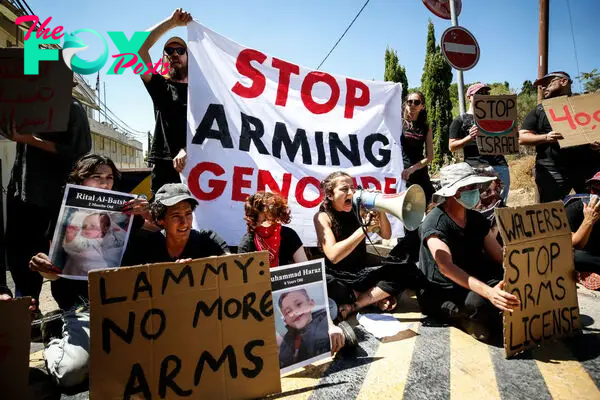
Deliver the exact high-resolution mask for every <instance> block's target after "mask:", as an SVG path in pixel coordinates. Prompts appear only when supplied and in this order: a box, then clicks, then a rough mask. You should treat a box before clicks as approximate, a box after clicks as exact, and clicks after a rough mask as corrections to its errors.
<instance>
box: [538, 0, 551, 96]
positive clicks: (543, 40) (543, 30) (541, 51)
mask: <svg viewBox="0 0 600 400" xmlns="http://www.w3.org/2000/svg"><path fill="white" fill-rule="evenodd" d="M549 11H550V0H540V27H539V33H538V78H541V77H543V76H544V75H546V74H547V73H548V19H549V16H550V12H549ZM543 99H544V93H543V92H542V88H541V87H538V103H540V102H541V101H542V100H543Z"/></svg>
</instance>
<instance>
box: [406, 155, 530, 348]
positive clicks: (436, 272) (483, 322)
mask: <svg viewBox="0 0 600 400" xmlns="http://www.w3.org/2000/svg"><path fill="white" fill-rule="evenodd" d="M440 178H441V183H442V188H441V189H439V190H438V191H437V192H435V194H434V201H436V202H437V203H438V204H439V205H438V206H437V207H435V208H434V209H433V210H432V211H431V212H430V213H429V214H427V217H426V218H425V220H424V221H423V224H422V225H421V227H420V232H421V251H420V260H419V264H420V265H419V267H420V268H421V271H422V272H423V273H424V274H425V277H426V278H427V282H426V285H425V287H424V288H422V289H420V290H419V292H418V300H419V304H420V306H421V309H422V311H423V313H425V314H427V315H429V316H431V317H434V318H440V319H442V320H444V321H446V322H449V323H451V324H454V325H456V326H457V327H459V328H460V329H463V330H465V331H466V332H467V333H469V334H471V335H473V336H474V337H476V338H477V339H479V340H483V341H493V340H495V339H496V338H497V335H500V337H502V315H501V313H500V310H502V311H512V310H513V309H514V308H515V307H518V306H519V300H518V298H517V297H516V296H514V295H512V294H510V293H507V292H505V291H504V290H503V287H504V282H503V281H502V276H503V270H502V247H501V246H500V244H499V243H498V241H497V240H496V236H495V234H494V233H493V232H491V231H490V223H489V221H487V220H486V218H485V217H484V216H483V215H481V214H480V213H479V212H477V211H475V210H473V209H474V208H475V207H476V206H477V204H478V203H479V193H480V190H481V188H482V186H487V185H489V183H490V182H491V181H493V180H494V179H495V178H494V177H487V176H479V175H477V174H476V172H475V171H474V170H473V168H472V167H471V166H470V165H469V164H467V163H458V164H453V165H449V166H446V167H444V168H442V169H441V171H440Z"/></svg>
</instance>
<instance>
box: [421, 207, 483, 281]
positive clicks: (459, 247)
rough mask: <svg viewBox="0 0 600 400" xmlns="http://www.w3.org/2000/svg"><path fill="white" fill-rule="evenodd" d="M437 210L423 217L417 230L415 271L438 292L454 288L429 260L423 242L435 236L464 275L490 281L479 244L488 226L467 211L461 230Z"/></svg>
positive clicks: (442, 212)
mask: <svg viewBox="0 0 600 400" xmlns="http://www.w3.org/2000/svg"><path fill="white" fill-rule="evenodd" d="M442 207H443V206H437V207H436V208H434V209H433V210H431V212H430V213H429V214H428V215H427V217H426V218H425V221H423V223H422V224H421V227H420V228H419V230H420V234H421V250H420V262H419V268H420V269H421V271H423V273H424V274H425V276H426V277H427V280H428V281H429V282H430V283H431V284H432V285H433V286H435V287H437V288H440V289H451V288H454V287H458V284H456V283H454V282H453V281H452V280H451V279H450V278H447V277H446V276H444V275H443V274H442V273H441V272H440V269H439V267H438V265H437V263H436V262H435V259H434V258H433V255H432V254H431V251H430V250H429V247H428V246H427V239H429V238H430V237H431V236H437V237H438V238H439V239H440V240H441V241H442V242H444V243H445V244H446V245H447V246H448V247H449V248H450V252H451V253H452V262H453V263H454V264H455V265H456V266H458V267H460V268H461V269H462V270H463V271H465V272H466V273H467V274H469V275H471V276H474V277H476V278H477V279H480V280H483V281H487V280H489V279H491V277H492V276H491V273H492V271H491V270H490V271H486V270H485V268H486V264H489V263H486V262H485V261H484V260H485V257H484V247H483V241H484V239H485V237H486V236H487V234H488V233H489V231H490V223H489V221H488V220H487V219H485V217H484V216H482V215H481V214H480V213H479V212H477V211H474V210H467V223H466V226H465V227H464V228H461V227H460V226H458V225H457V224H456V222H454V220H453V219H452V218H450V216H449V215H448V214H447V213H446V211H445V210H444V209H443V208H442Z"/></svg>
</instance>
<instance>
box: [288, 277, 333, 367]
mask: <svg viewBox="0 0 600 400" xmlns="http://www.w3.org/2000/svg"><path fill="white" fill-rule="evenodd" d="M314 308H315V301H314V300H313V299H311V298H310V297H309V295H308V293H307V292H306V290H305V289H296V290H291V291H289V292H285V293H283V294H282V295H281V296H280V297H279V309H280V310H281V314H282V315H283V318H284V321H285V325H286V328H287V332H286V334H285V335H284V336H283V339H282V341H281V343H280V344H279V368H285V367H289V366H290V365H292V364H296V363H298V362H301V361H304V360H308V359H311V358H313V357H316V356H318V355H320V354H323V353H327V352H329V348H330V343H329V338H330V336H329V335H328V334H327V332H328V329H329V324H328V323H327V321H328V318H327V311H326V310H325V309H320V310H316V311H313V310H314ZM343 340H344V336H343V335H336V336H334V337H332V340H331V348H332V349H331V351H332V352H334V351H337V350H338V349H340V348H342V347H343V345H344V343H343ZM334 348H335V349H336V350H334Z"/></svg>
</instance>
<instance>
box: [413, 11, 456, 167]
mask: <svg viewBox="0 0 600 400" xmlns="http://www.w3.org/2000/svg"><path fill="white" fill-rule="evenodd" d="M426 46H427V47H426V52H425V65H424V67H423V75H422V76H421V89H422V91H423V94H424V95H425V108H426V110H427V120H428V122H429V126H431V130H432V132H433V142H434V155H433V163H432V164H433V165H432V169H433V170H436V169H438V168H440V167H441V166H442V165H443V163H444V156H445V155H447V154H449V153H450V151H449V148H448V139H449V128H450V123H451V122H452V102H451V101H450V83H451V82H452V68H451V67H450V65H449V64H448V62H447V61H446V59H445V58H444V55H443V54H442V51H441V49H440V46H436V44H435V30H434V27H433V23H432V22H431V20H429V26H428V27H427V45H426Z"/></svg>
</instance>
